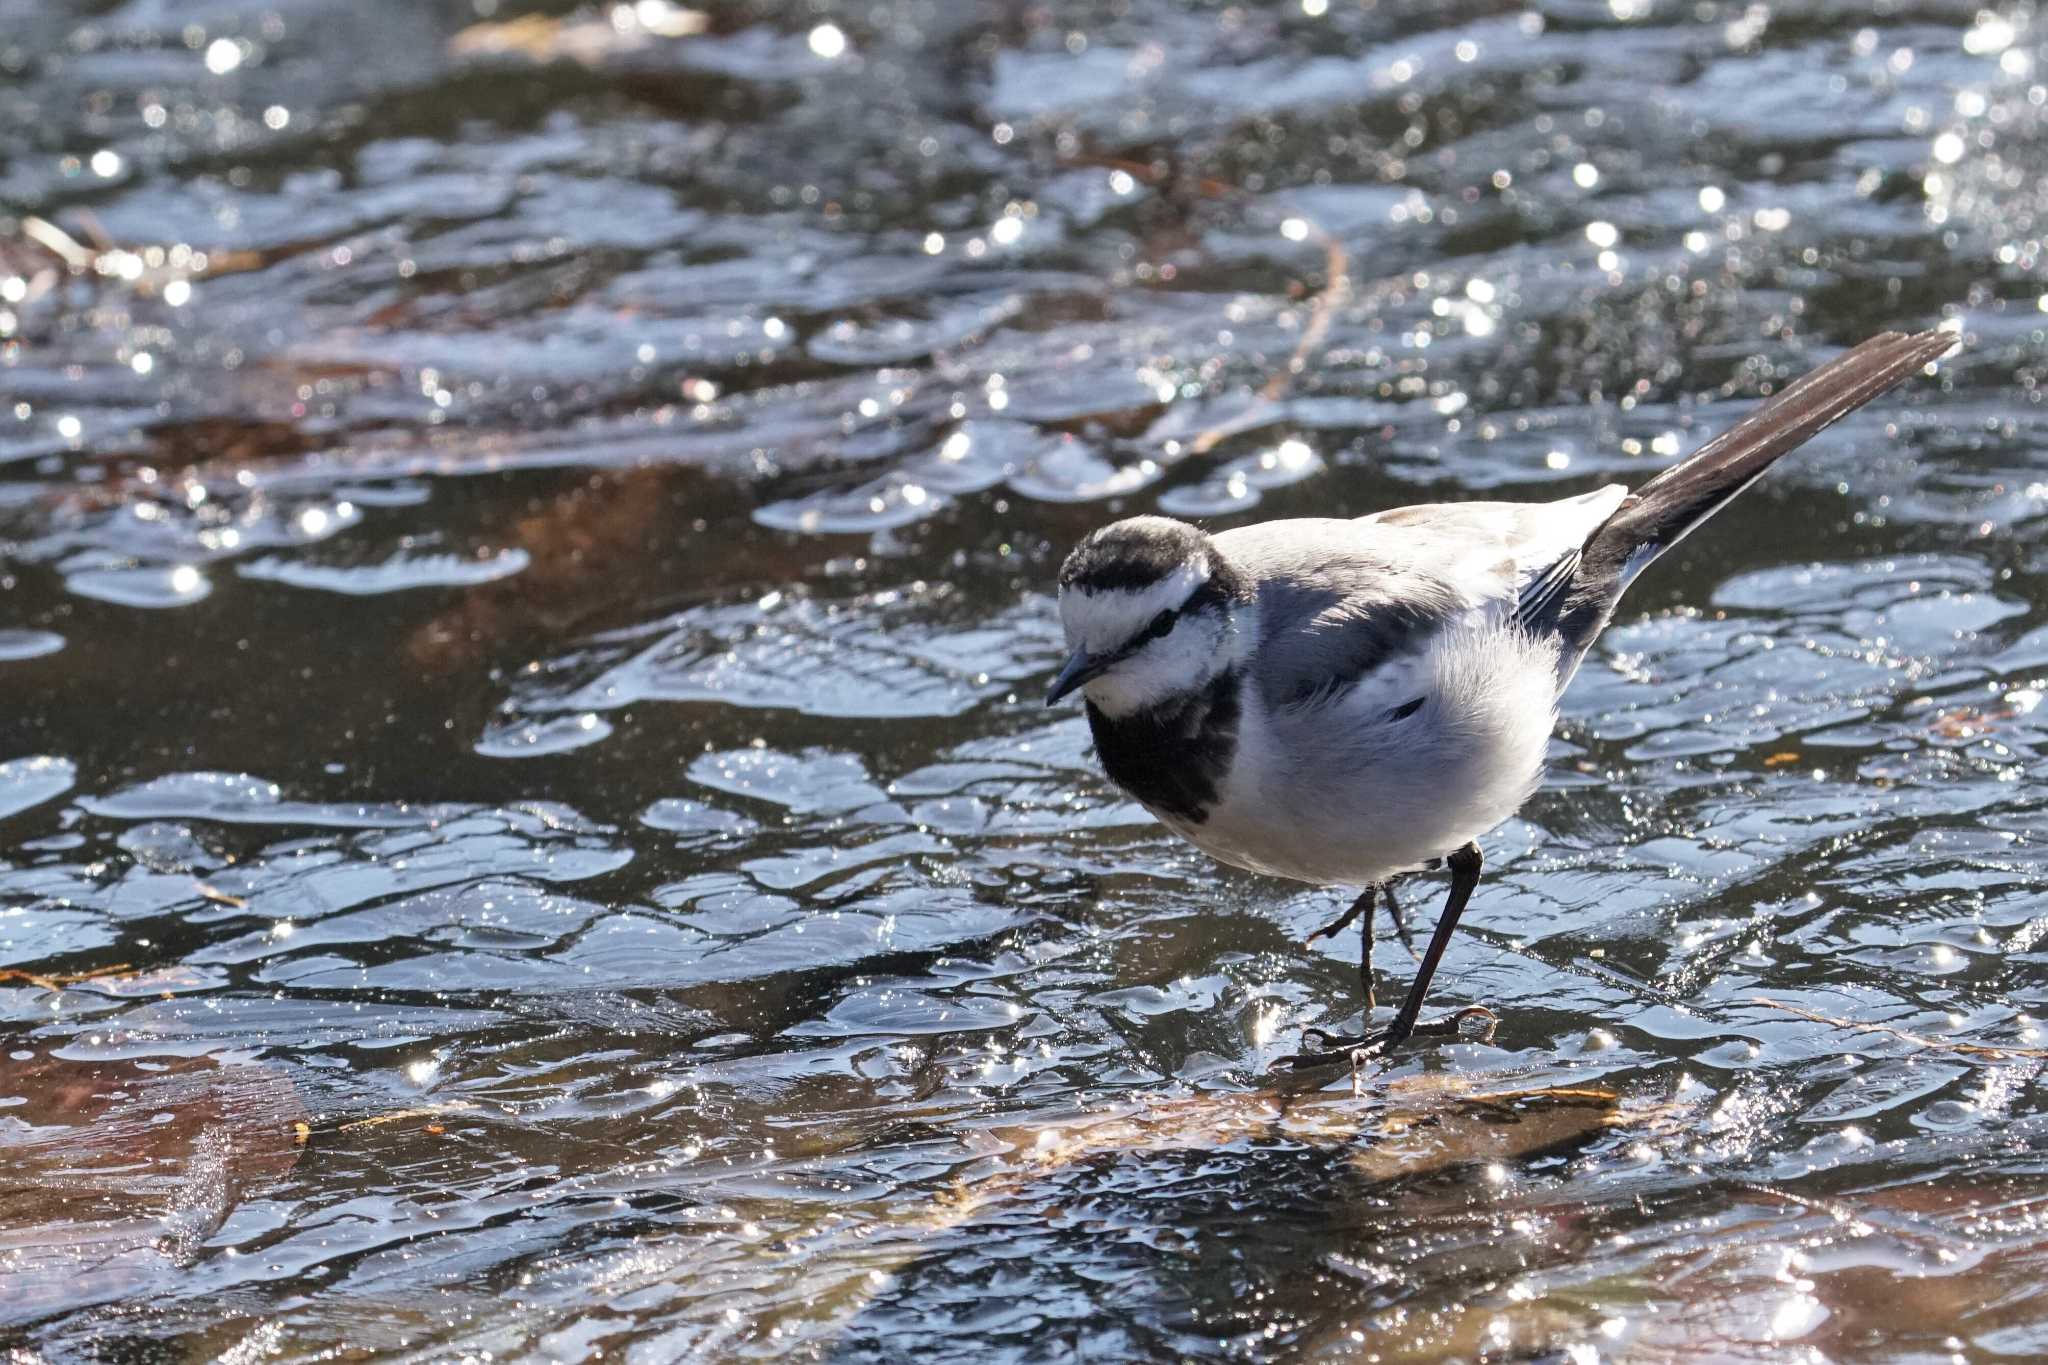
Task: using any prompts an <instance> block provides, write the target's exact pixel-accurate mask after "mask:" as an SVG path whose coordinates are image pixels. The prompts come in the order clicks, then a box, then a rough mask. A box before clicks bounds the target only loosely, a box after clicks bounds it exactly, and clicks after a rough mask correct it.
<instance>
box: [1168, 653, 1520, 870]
mask: <svg viewBox="0 0 2048 1365" xmlns="http://www.w3.org/2000/svg"><path fill="white" fill-rule="evenodd" d="M1403 671H1404V672H1405V673H1406V674H1407V676H1404V677H1402V678H1400V679H1398V681H1397V680H1395V679H1394V678H1393V677H1392V676H1391V675H1390V676H1389V677H1388V678H1386V679H1385V680H1381V679H1378V678H1372V679H1367V680H1366V681H1365V682H1364V683H1363V684H1362V685H1360V686H1359V687H1356V688H1354V689H1352V690H1350V691H1349V692H1347V693H1345V694H1344V695H1342V696H1340V697H1338V698H1336V699H1334V700H1333V701H1331V702H1329V703H1328V704H1326V705H1323V706H1319V707H1313V708H1308V709H1303V710H1293V709H1285V710H1279V711H1268V710H1267V709H1266V708H1265V707H1264V706H1263V705H1262V704H1261V703H1260V701H1259V697H1258V689H1257V688H1255V687H1248V688H1246V689H1245V706H1244V711H1243V718H1242V722H1241V725H1240V728H1239V732H1238V748H1237V752H1236V754H1235V756H1234V761H1233V762H1232V764H1231V768H1230V773H1229V776H1228V778H1227V779H1226V781H1225V783H1224V786H1223V790H1222V793H1221V796H1222V799H1221V800H1220V801H1219V802H1218V804H1217V805H1216V806H1215V807H1214V808H1213V809H1212V810H1211V811H1210V812H1209V816H1208V819H1206V820H1205V821H1204V822H1202V823H1201V824H1199V825H1190V824H1186V823H1184V822H1180V821H1170V822H1169V823H1170V824H1172V825H1173V827H1174V829H1175V831H1176V832H1177V833H1179V834H1180V835H1182V836H1183V837H1184V838H1186V839H1188V840H1189V841H1190V842H1191V843H1193V844H1195V845H1196V846H1197V847H1199V848H1201V849H1203V850H1204V851H1206V852H1207V853H1209V854H1210V855H1211V856H1213V857H1215V858H1218V859H1220V860H1222V861H1224V862H1227V863H1230V864H1233V865H1234V866H1237V867H1242V868H1247V869H1249V870H1251V871H1254V872H1264V873H1268V874H1271V875H1275V876H1281V877H1291V878H1294V879H1295V880H1297V881H1305V882H1315V883H1319V884H1324V885H1343V886H1364V885H1369V884H1371V883H1374V882H1378V881H1381V880H1384V879H1385V878H1387V877H1389V876H1391V875H1393V874H1394V873H1396V872H1403V871H1408V870H1410V869H1413V868H1414V867H1416V866H1418V865H1420V864H1422V863H1424V862H1426V861H1428V860H1429V859H1431V858H1439V857H1442V856H1443V855H1444V854H1447V853H1449V852H1451V851H1452V850H1454V849H1457V848H1459V847H1461V846H1462V845H1464V844H1465V843H1466V842H1468V841H1470V840H1472V839H1476V838H1478V837H1479V836H1480V835H1482V834H1485V833H1486V832H1487V831H1488V830H1491V829H1492V828H1493V827H1494V826H1496V825H1498V824H1499V823H1500V822H1501V821H1503V820H1505V819H1507V818H1508V817H1509V816H1510V815H1512V814H1514V812H1515V811H1516V810H1517V809H1518V808H1519V807H1520V806H1521V804H1522V803H1523V802H1524V801H1526V800H1528V798H1529V796H1530V795H1531V794H1532V793H1533V792H1534V791H1535V790H1536V788H1537V787H1538V786H1540V785H1541V783H1542V780H1543V764H1544V755H1545V753H1546V752H1547V750H1548V747H1549V742H1550V733H1551V731H1552V729H1553V728H1555V726H1556V724H1557V650H1556V645H1555V642H1554V641H1539V640H1534V639H1531V638H1530V637H1529V636H1528V635H1526V634H1525V633H1523V632H1522V631H1520V630H1518V629H1515V628H1514V627H1512V626H1509V625H1505V624H1502V623H1500V622H1498V621H1495V620H1490V619H1487V616H1486V615H1485V614H1482V613H1478V612H1475V613H1473V616H1472V617H1471V618H1470V619H1468V620H1467V621H1465V622H1462V623H1460V624H1458V625H1456V626H1453V627H1451V628H1449V629H1447V630H1445V631H1443V632H1441V633H1439V634H1438V635H1436V636H1435V637H1434V638H1432V639H1431V641H1430V642H1429V643H1428V645H1427V646H1426V647H1425V648H1424V649H1423V650H1422V651H1421V652H1420V653H1419V654H1418V655H1416V656H1414V657H1413V658H1412V659H1411V660H1410V661H1409V662H1408V664H1407V665H1406V666H1405V668H1404V670H1403ZM1418 696H1419V697H1422V698H1424V699H1425V700H1424V701H1423V704H1422V706H1421V708H1420V709H1419V710H1417V711H1416V712H1415V713H1414V714H1412V715H1409V716H1406V717H1403V718H1401V719H1399V720H1394V719H1389V717H1388V712H1389V709H1390V708H1391V707H1393V706H1397V705H1399V703H1400V702H1401V701H1403V700H1407V699H1412V698H1414V697H1418Z"/></svg>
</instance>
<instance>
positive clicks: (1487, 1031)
mask: <svg viewBox="0 0 2048 1365" xmlns="http://www.w3.org/2000/svg"><path fill="white" fill-rule="evenodd" d="M1471 1024H1476V1025H1478V1028H1477V1030H1476V1031H1472V1037H1473V1040H1474V1041H1475V1042H1481V1043H1490V1042H1492V1041H1493V1033H1494V1030H1495V1029H1497V1028H1499V1027H1500V1016H1499V1015H1497V1014H1495V1013H1494V1012H1493V1011H1492V1010H1490V1009H1488V1008H1487V1007H1486V1006H1484V1005H1467V1006H1465V1008H1463V1009H1461V1010H1453V1011H1452V1012H1451V1013H1449V1014H1446V1015H1444V1016H1443V1017H1442V1018H1441V1019H1425V1020H1421V1021H1419V1022H1418V1023H1416V1025H1415V1026H1414V1027H1413V1028H1411V1029H1409V1030H1408V1031H1407V1032H1406V1033H1405V1034H1401V1035H1400V1036H1398V1037H1397V1036H1395V1032H1394V1030H1393V1029H1391V1028H1387V1029H1381V1030H1380V1031H1379V1032H1377V1033H1360V1034H1343V1033H1330V1032H1328V1031H1326V1030H1324V1029H1319V1028H1309V1029H1303V1030H1302V1033H1301V1041H1302V1043H1303V1044H1304V1045H1305V1046H1306V1047H1308V1048H1309V1049H1310V1050H1309V1051H1306V1052H1296V1053H1292V1054H1290V1055H1288V1056H1285V1057H1282V1058H1280V1059H1278V1060H1277V1061H1275V1062H1274V1063H1273V1069H1274V1070H1276V1071H1313V1070H1315V1069H1316V1068H1317V1067H1324V1066H1338V1065H1342V1064H1344V1063H1349V1064H1350V1066H1351V1072H1352V1075H1353V1077H1354V1078H1355V1077H1356V1076H1357V1075H1358V1071H1359V1068H1361V1067H1362V1066H1364V1065H1365V1064H1366V1063H1367V1062H1371V1061H1375V1060H1377V1059H1379V1058H1381V1057H1383V1056H1385V1055H1386V1054H1387V1053H1388V1052H1389V1051H1391V1050H1392V1049H1394V1048H1396V1047H1399V1046H1400V1045H1401V1044H1403V1043H1406V1042H1411V1041H1413V1040H1415V1039H1418V1038H1459V1037H1463V1036H1465V1035H1466V1033H1467V1032H1468V1028H1467V1025H1471Z"/></svg>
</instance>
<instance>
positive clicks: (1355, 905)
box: [1305, 886, 1380, 1036]
mask: <svg viewBox="0 0 2048 1365" xmlns="http://www.w3.org/2000/svg"><path fill="white" fill-rule="evenodd" d="M1379 894H1380V888H1379V887H1378V886H1368V887H1367V888H1365V890H1363V891H1361V892H1360V893H1359V895H1358V899H1357V900H1354V901H1352V902H1351V907H1350V908H1349V909H1347V910H1346V911H1345V912H1344V913H1343V914H1341V915H1339V916H1337V918H1335V919H1333V920H1331V921H1330V922H1329V923H1328V924H1325V925H1324V926H1323V927H1322V928H1320V929H1318V930H1316V931H1315V932H1314V933H1312V934H1310V935H1309V936H1308V938H1307V939H1306V940H1305V941H1306V942H1309V943H1314V942H1315V941H1316V940H1317V939H1319V938H1328V937H1330V936H1331V935H1332V934H1336V933H1339V932H1341V931H1342V930H1343V929H1345V928H1346V927H1347V926H1348V925H1350V923H1351V921H1353V920H1358V921H1360V923H1359V930H1358V933H1359V943H1358V988H1359V993H1360V994H1362V995H1363V996H1365V1026H1366V1027H1367V1028H1371V1027H1372V1012H1373V1011H1374V1010H1375V1009H1377V1008H1378V1007H1379V1000H1378V997H1377V995H1376V993H1375V992H1374V990H1373V984H1372V912H1373V904H1374V902H1375V901H1377V900H1378V899H1379ZM1311 1032H1318V1033H1319V1032H1321V1030H1311ZM1326 1036H1327V1035H1326Z"/></svg>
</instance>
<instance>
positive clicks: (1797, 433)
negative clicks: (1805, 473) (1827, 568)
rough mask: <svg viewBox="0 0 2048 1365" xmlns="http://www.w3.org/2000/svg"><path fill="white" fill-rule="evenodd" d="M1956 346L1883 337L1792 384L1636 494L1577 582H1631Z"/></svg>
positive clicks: (1950, 338)
mask: <svg viewBox="0 0 2048 1365" xmlns="http://www.w3.org/2000/svg"><path fill="white" fill-rule="evenodd" d="M1957 340H1958V338H1957V337H1956V336H1955V334H1954V333H1952V332H1921V333H1919V334H1917V335H1914V336H1906V335H1905V334H1903V333H1900V332H1886V333H1884V334H1883V335H1881V336H1874V337H1872V338H1871V339H1870V340H1868V341H1866V342H1864V343H1863V344H1862V345H1861V346H1858V347H1857V348H1856V349H1855V350H1853V351H1850V352H1848V353H1846V354H1844V355H1841V356H1837V357H1836V358H1835V359H1833V360H1831V361H1829V362H1828V363H1827V364H1825V365H1823V366H1821V367H1820V368H1819V369H1817V370H1815V371H1814V372H1813V373H1811V374H1809V375H1807V376H1806V377H1804V378H1803V379H1800V380H1798V381H1796V382H1794V383H1793V384H1791V385H1790V386H1788V387H1787V388H1785V389H1784V390H1783V391H1782V392H1780V393H1778V394H1777V395H1776V396H1775V397H1773V398H1771V399H1770V401H1769V402H1766V403H1765V404H1763V406H1761V407H1759V408H1757V409H1756V411H1754V412H1752V413H1750V414H1749V416H1747V417H1745V418H1743V419H1742V420H1741V421H1740V422H1737V423H1736V424H1735V425H1734V426H1732V427H1730V428H1729V429H1728V430H1727V431H1725V432H1723V433H1721V434H1720V435H1719V436H1716V437H1715V438H1714V439H1713V440H1711V441H1709V442H1707V443H1706V444H1705V445H1703V446H1701V447H1700V448H1699V449H1698V450H1697V451H1695V452H1693V454H1692V455H1691V457H1689V458H1687V459H1684V460H1680V461H1679V462H1678V463H1677V464H1675V465H1673V466H1671V468H1669V469H1667V470H1665V471H1664V472H1663V473H1661V474H1659V475H1658V476H1657V477H1656V478H1654V479H1651V480H1650V481H1649V482H1648V483H1646V484H1644V485H1643V486H1642V487H1641V488H1638V489H1637V490H1636V491H1635V492H1634V493H1632V494H1631V495H1630V496H1629V497H1628V499H1627V500H1626V501H1624V502H1623V503H1622V504H1621V506H1620V507H1618V508H1616V509H1615V513H1614V515H1613V516H1611V517H1609V518H1608V519H1607V520H1606V521H1605V522H1603V523H1602V524H1601V526H1600V529H1599V530H1597V531H1595V532H1593V534H1592V535H1591V536H1590V537H1589V538H1588V539H1587V541H1586V546H1585V549H1584V550H1583V551H1582V555H1583V558H1582V560H1581V563H1582V565H1583V566H1584V567H1583V568H1581V570H1580V574H1579V577H1580V580H1581V581H1582V582H1583V581H1586V580H1587V579H1588V578H1591V577H1594V576H1596V575H1597V574H1598V572H1599V571H1601V570H1608V571H1610V572H1612V573H1613V574H1614V575H1615V576H1616V577H1617V578H1619V579H1623V580H1626V579H1628V578H1633V577H1634V576H1635V573H1636V571H1638V570H1640V569H1641V568H1642V567H1643V566H1644V565H1646V564H1648V563H1649V562H1650V561H1651V560H1652V559H1655V558H1656V557H1657V556H1658V555H1660V554H1662V553H1664V551H1666V550H1668V549H1670V548H1671V547H1672V546H1674V545H1676V544H1677V543H1678V542H1679V541H1680V540H1683V539H1684V538H1685V536H1686V534H1687V533H1688V532H1689V531H1691V530H1692V529H1693V528H1694V527H1695V526H1698V525H1699V524H1700V523H1701V522H1703V521H1705V520H1706V519H1707V518H1708V517H1711V516H1712V515H1714V513H1716V512H1718V511H1720V510H1721V509H1722V508H1723V507H1725V506H1727V505H1728V502H1729V500H1730V499H1732V498H1733V497H1734V496H1735V495H1736V494H1737V493H1740V492H1741V491H1742V490H1743V489H1745V488H1747V487H1749V486H1750V484H1752V483H1754V482H1756V479H1757V476H1758V475H1760V474H1762V473H1763V472H1764V471H1765V470H1766V469H1769V468H1770V467H1771V465H1772V464H1773V463H1775V462H1776V461H1777V459H1778V457H1779V456H1781V455H1784V454H1786V453H1788V452H1789V451H1791V450H1793V449H1795V448H1797V447H1799V446H1802V445H1804V444H1806V442H1807V441H1809V440H1811V439H1812V438H1813V437H1814V436H1815V435H1817V434H1818V433H1819V432H1820V431H1821V429H1822V428H1824V427H1827V426H1830V425H1832V424H1833V423H1834V422H1835V421H1836V420H1837V419H1838V418H1841V417H1845V416H1847V415H1848V414H1849V413H1852V412H1854V411H1855V410H1856V409H1858V408H1860V407H1862V406H1863V405H1864V404H1865V403H1868V402H1869V401H1870V400H1871V399H1873V398H1876V397H1877V396H1878V395H1879V394H1881V393H1883V392H1885V391H1886V390H1887V389H1890V388H1892V387H1894V386H1896V385H1898V384H1900V383H1902V382H1904V381H1905V380H1907V379H1910V378H1912V377H1913V376H1914V375H1916V374H1918V373H1919V372H1920V371H1921V370H1922V369H1924V368H1925V367H1926V365H1927V363H1928V362H1929V361H1931V360H1936V359H1939V358H1940V357H1941V356H1943V355H1945V354H1947V352H1948V351H1950V350H1951V349H1952V348H1954V346H1955V344H1956V342H1957ZM1610 566H1611V568H1610ZM1588 570H1592V571H1594V572H1593V573H1590V574H1589V573H1588ZM1624 586H1626V583H1625V581H1623V582H1617V583H1615V584H1614V588H1615V590H1616V591H1619V590H1620V589H1621V588H1622V587H1624Z"/></svg>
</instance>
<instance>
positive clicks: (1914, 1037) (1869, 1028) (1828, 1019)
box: [1751, 995, 2048, 1061]
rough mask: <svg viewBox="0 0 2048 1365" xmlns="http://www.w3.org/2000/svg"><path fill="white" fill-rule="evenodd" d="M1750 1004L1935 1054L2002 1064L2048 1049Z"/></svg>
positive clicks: (1763, 999)
mask: <svg viewBox="0 0 2048 1365" xmlns="http://www.w3.org/2000/svg"><path fill="white" fill-rule="evenodd" d="M1751 1003H1753V1004H1758V1005H1762V1006H1764V1007H1765V1008H1766V1009H1774V1010H1783V1011H1784V1012H1785V1013H1787V1014H1796V1015H1798V1016H1799V1017H1800V1018H1801V1019H1811V1020H1812V1021H1813V1022H1814V1023H1816V1024H1829V1025H1832V1026H1833V1027H1835V1028H1839V1029H1847V1030H1849V1031H1850V1032H1851V1033H1883V1034H1887V1035H1889V1036H1890V1037H1893V1038H1897V1039H1899V1040H1901V1041H1903V1042H1908V1043H1911V1044H1913V1046H1915V1047H1926V1048H1933V1049H1935V1050H1936V1051H1938V1052H1960V1053H1964V1054H1966V1055H1968V1056H1971V1057H1988V1058H1991V1059H1993V1060H1995V1061H2005V1060H2010V1059H2014V1058H2020V1057H2048V1048H2041V1047H2000V1046H1998V1045H1996V1044H1993V1043H1963V1042H1956V1041H1954V1040H1952V1039H1947V1038H1929V1037H1928V1036H1927V1035H1925V1034H1923V1033H1908V1032H1907V1031H1906V1030H1905V1029H1902V1028H1894V1027H1893V1026H1892V1025H1890V1024H1864V1023H1858V1022H1857V1021H1856V1020H1854V1019H1838V1018H1836V1017H1835V1016H1834V1015H1832V1014H1822V1013H1821V1012H1820V1011H1819V1010H1809V1009H1803V1008H1801V1007H1800V1006H1798V1005H1788V1004H1786V1003H1785V1002H1784V1001H1782V1000H1772V999H1770V998H1769V997H1767V996H1761V995H1759V996H1755V997H1753V998H1752V1001H1751Z"/></svg>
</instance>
